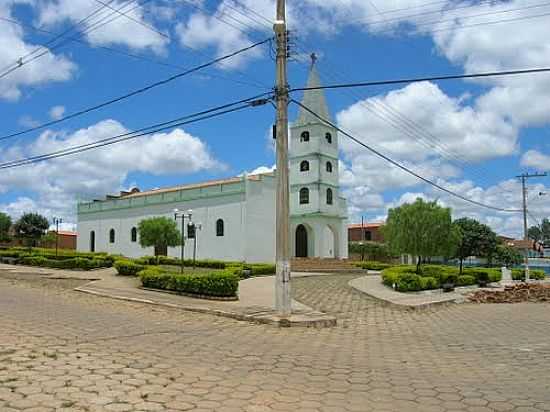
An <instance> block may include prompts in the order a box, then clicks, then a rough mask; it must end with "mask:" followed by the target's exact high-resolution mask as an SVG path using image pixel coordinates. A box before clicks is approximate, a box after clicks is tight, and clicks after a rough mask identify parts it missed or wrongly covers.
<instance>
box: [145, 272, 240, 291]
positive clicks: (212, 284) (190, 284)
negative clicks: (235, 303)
mask: <svg viewBox="0 0 550 412" xmlns="http://www.w3.org/2000/svg"><path fill="white" fill-rule="evenodd" d="M139 277H140V279H141V283H142V285H143V286H144V287H147V288H153V289H164V290H171V291H175V292H180V293H192V294H196V295H205V296H215V297H234V296H236V295H237V290H238V288H239V278H238V277H237V276H235V275H234V274H233V273H230V272H218V273H211V274H206V275H203V274H183V275H178V274H173V273H162V272H161V271H160V270H159V269H158V268H151V269H145V270H143V271H141V272H140V273H139Z"/></svg>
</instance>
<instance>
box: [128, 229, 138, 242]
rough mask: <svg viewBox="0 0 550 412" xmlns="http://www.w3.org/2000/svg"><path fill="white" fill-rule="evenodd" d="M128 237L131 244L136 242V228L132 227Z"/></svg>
mask: <svg viewBox="0 0 550 412" xmlns="http://www.w3.org/2000/svg"><path fill="white" fill-rule="evenodd" d="M130 235H131V238H132V242H137V228H135V227H133V228H132V231H131V232H130Z"/></svg>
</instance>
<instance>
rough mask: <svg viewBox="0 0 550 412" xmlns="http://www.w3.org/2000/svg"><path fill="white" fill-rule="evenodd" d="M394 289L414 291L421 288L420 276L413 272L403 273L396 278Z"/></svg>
mask: <svg viewBox="0 0 550 412" xmlns="http://www.w3.org/2000/svg"><path fill="white" fill-rule="evenodd" d="M396 289H397V290H398V291H399V292H415V291H418V290H422V283H421V277H420V276H418V275H415V274H414V273H404V274H402V275H401V276H399V278H398V279H397V282H396Z"/></svg>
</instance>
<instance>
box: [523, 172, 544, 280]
mask: <svg viewBox="0 0 550 412" xmlns="http://www.w3.org/2000/svg"><path fill="white" fill-rule="evenodd" d="M546 176H548V174H547V173H534V174H530V173H523V174H522V175H519V176H516V177H517V178H519V179H521V188H522V192H523V240H524V241H525V251H524V253H525V281H526V282H529V280H530V277H529V228H528V227H527V179H531V178H533V177H546Z"/></svg>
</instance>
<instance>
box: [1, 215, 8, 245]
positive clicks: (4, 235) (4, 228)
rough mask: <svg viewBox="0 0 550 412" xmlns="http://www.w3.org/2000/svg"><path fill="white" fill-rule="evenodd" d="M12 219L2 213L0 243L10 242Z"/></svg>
mask: <svg viewBox="0 0 550 412" xmlns="http://www.w3.org/2000/svg"><path fill="white" fill-rule="evenodd" d="M10 228H11V217H10V216H9V215H7V214H5V213H2V212H0V242H9V241H10Z"/></svg>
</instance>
